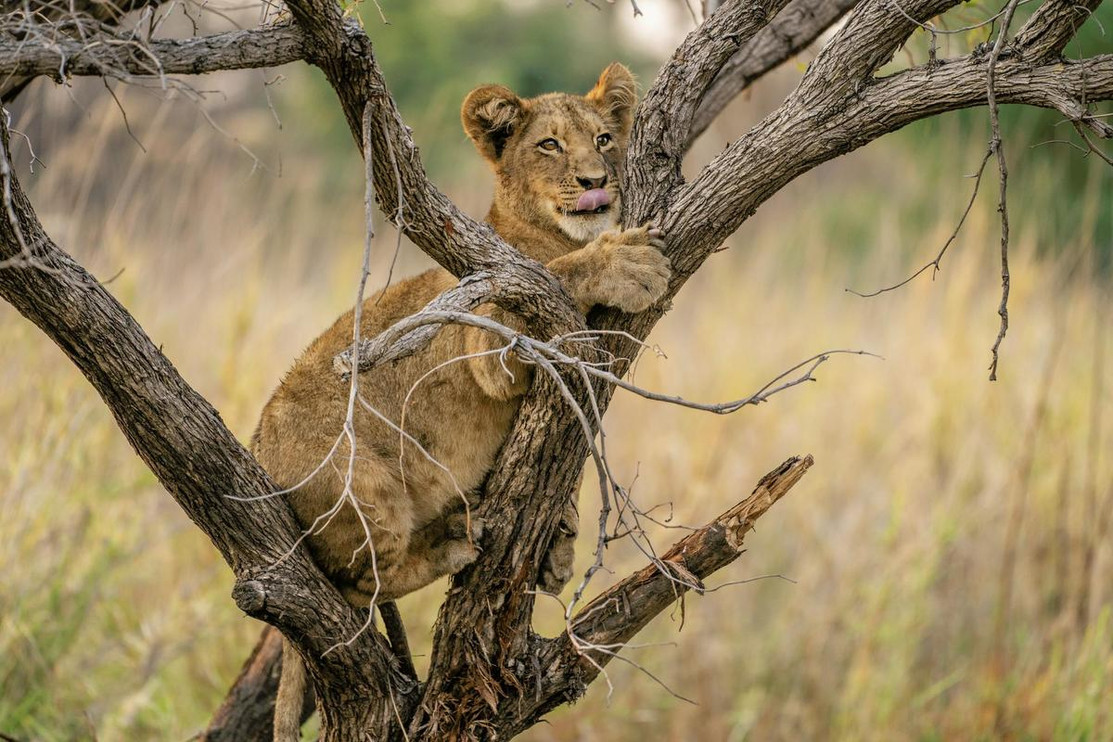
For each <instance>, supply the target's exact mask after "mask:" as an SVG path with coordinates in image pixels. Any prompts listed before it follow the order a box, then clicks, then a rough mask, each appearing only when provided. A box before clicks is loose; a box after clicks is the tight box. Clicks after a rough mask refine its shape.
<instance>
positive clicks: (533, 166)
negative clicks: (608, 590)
mask: <svg viewBox="0 0 1113 742" xmlns="http://www.w3.org/2000/svg"><path fill="white" fill-rule="evenodd" d="M634 90H635V87H634V80H633V77H632V76H631V75H630V72H629V71H628V70H627V69H626V68H625V67H623V66H622V65H620V64H617V63H616V64H612V65H610V66H609V67H608V68H607V69H606V70H604V71H603V74H602V75H601V76H600V78H599V82H598V83H597V84H596V86H595V87H594V88H593V89H592V90H591V91H590V92H589V93H588V94H587V95H586V96H576V95H568V94H563V93H551V94H548V95H542V96H539V97H536V98H531V99H520V98H518V97H517V96H516V95H515V94H514V93H513V92H512V91H510V90H509V89H507V88H505V87H502V86H499V85H485V86H482V87H479V88H477V89H475V90H474V91H472V92H471V93H470V94H469V95H468V97H467V98H466V99H465V101H464V104H463V107H462V110H461V119H462V122H463V125H464V130H465V131H466V132H467V134H468V136H469V137H470V138H471V140H472V141H473V142H474V143H475V146H476V148H477V149H478V150H479V152H480V154H482V155H483V156H484V157H485V158H486V159H487V161H488V162H489V163H490V165H491V167H492V169H493V170H494V173H495V178H496V184H495V198H494V203H493V204H492V206H491V210H490V212H489V214H488V216H487V221H488V222H489V223H490V224H491V225H492V226H493V227H494V228H495V230H496V231H497V232H498V234H499V235H500V236H501V237H502V238H503V239H504V240H506V241H507V242H509V243H510V244H512V245H514V246H515V247H516V248H517V249H519V250H520V251H522V252H523V253H524V254H526V255H528V256H530V257H532V258H535V259H537V260H540V261H542V262H544V263H545V264H546V265H547V266H548V268H549V269H550V270H551V271H552V272H553V273H554V274H555V275H556V276H557V277H558V278H559V279H560V280H561V282H562V284H563V285H564V287H565V289H567V291H568V292H569V294H570V295H571V296H572V297H573V298H574V299H575V300H576V303H577V305H578V307H579V309H580V310H581V311H583V312H585V313H586V312H587V311H588V310H589V309H590V308H591V307H592V306H595V305H598V304H604V305H608V306H613V307H617V308H619V309H621V310H624V311H628V312H640V311H643V310H644V309H646V308H647V307H648V306H649V305H650V304H652V303H653V302H654V301H656V300H657V299H659V298H660V297H661V295H662V294H663V293H664V291H665V288H666V285H667V282H668V278H669V266H668V261H667V259H666V258H665V257H664V256H663V255H662V254H661V253H660V251H659V249H658V248H659V247H660V243H659V242H658V241H657V240H656V239H654V238H653V237H651V235H650V233H649V230H648V229H646V228H641V229H632V230H627V231H623V232H618V231H608V230H613V229H614V227H615V224H616V219H617V217H618V214H619V212H620V210H621V203H620V194H619V192H618V182H619V180H620V177H619V176H620V172H619V168H620V167H621V164H622V158H623V155H624V153H625V147H626V140H627V136H628V134H629V128H630V123H631V120H632V116H633V107H634V103H635V95H634ZM601 135H609V136H610V138H611V141H610V142H607V141H606V137H604V138H603V139H600V136H601ZM548 139H555V140H556V142H557V143H558V148H557V149H556V150H551V149H546V148H543V147H541V146H540V143H541V142H543V141H544V140H548ZM548 146H549V147H551V146H552V145H551V143H549V145H548ZM604 179H605V183H604V184H603V185H602V187H603V188H604V189H605V190H606V191H607V193H608V194H609V195H610V197H611V204H610V208H609V209H607V210H606V211H605V213H590V214H582V213H573V212H575V209H576V202H577V200H578V198H579V197H580V195H581V194H582V193H583V192H584V191H585V190H586V189H587V188H588V187H598V185H599V184H600V182H601V181H603V180H604ZM585 183H587V184H589V185H585ZM455 283H456V279H455V278H454V277H453V276H452V275H451V274H449V273H448V272H446V271H444V270H440V269H437V270H431V271H428V272H426V273H423V274H421V275H419V276H417V277H415V278H412V279H409V280H407V281H404V282H402V283H399V284H397V285H395V286H392V287H390V288H388V289H386V290H385V291H384V292H382V293H381V295H376V296H373V297H371V298H369V299H368V300H367V301H366V302H365V303H364V306H363V314H362V324H361V328H360V333H361V335H362V336H363V337H365V338H370V337H374V336H375V335H377V334H378V333H379V332H381V331H383V330H385V329H386V328H388V327H389V326H390V325H391V324H393V323H394V322H396V321H398V320H400V319H402V318H403V317H405V316H407V315H410V314H412V313H414V312H416V311H418V310H420V309H421V308H422V307H423V306H424V305H425V304H427V303H428V302H429V301H430V300H432V299H433V298H435V297H436V296H437V295H438V294H440V293H441V292H443V291H444V290H446V289H448V288H450V287H452V286H453V285H454V284H455ZM479 311H480V312H482V313H485V314H489V315H490V316H492V317H494V318H495V319H497V320H498V321H500V322H502V323H504V324H507V325H510V326H513V327H521V326H522V323H521V321H520V320H519V319H518V318H517V317H514V316H512V315H509V314H508V313H506V312H504V311H503V310H501V309H498V308H496V307H494V306H483V307H480V309H479ZM352 322H353V314H352V312H348V313H346V314H345V315H343V316H342V317H340V318H339V319H338V320H337V321H336V322H335V323H334V324H333V325H332V327H330V328H329V329H328V330H326V331H325V333H324V334H322V335H321V336H320V337H318V338H317V339H316V340H314V341H313V343H312V344H311V345H310V346H309V348H308V349H307V350H306V351H305V353H304V354H303V355H302V356H301V358H299V359H298V360H297V362H296V363H295V364H294V366H293V368H291V369H290V371H289V373H288V374H287V375H286V377H285V378H284V379H283V380H282V383H281V384H280V385H279V387H278V389H277V390H276V391H275V393H274V395H273V396H272V397H271V399H270V401H269V402H268V403H267V405H266V407H265V408H264V410H263V414H262V419H261V420H260V422H259V427H258V429H257V431H256V434H255V437H254V439H253V441H252V448H253V450H254V452H255V455H256V457H257V458H258V459H259V461H260V463H261V464H262V465H263V467H264V468H265V469H266V470H267V472H268V473H269V474H270V475H271V477H272V478H273V479H274V481H275V482H276V483H277V484H278V485H279V486H280V487H283V488H294V487H295V486H296V485H299V484H300V485H301V486H298V487H296V488H295V489H293V490H292V491H291V492H290V493H289V494H287V495H286V497H287V499H288V501H289V502H290V504H291V506H292V507H293V509H294V513H295V515H296V516H297V519H298V521H299V522H300V524H301V525H302V526H303V527H304V528H307V529H308V528H310V527H311V526H312V525H313V524H314V522H315V521H317V519H318V518H320V517H321V516H322V514H324V513H326V512H328V511H329V510H330V509H331V508H333V507H334V505H336V503H337V501H338V500H339V499H340V498H341V496H342V493H343V488H344V477H345V473H346V471H347V467H348V458H349V456H348V449H347V447H346V446H345V445H341V447H340V448H339V449H338V450H336V451H335V452H334V453H333V455H332V459H331V460H330V461H328V462H327V463H325V464H324V466H321V463H322V462H323V461H325V460H326V459H327V458H328V456H329V452H330V450H331V449H332V448H333V446H334V444H335V442H336V439H337V436H338V435H339V433H340V430H341V428H342V426H343V423H344V419H345V413H346V409H347V404H348V392H349V386H348V382H346V381H344V380H343V379H341V378H340V377H339V376H338V375H337V374H336V372H335V371H334V369H333V362H332V359H333V357H334V356H335V355H336V354H337V353H340V352H341V351H343V350H345V349H346V348H348V347H349V346H350V345H351V342H352ZM501 345H502V341H501V340H499V339H497V338H494V337H492V336H490V335H488V334H486V333H484V332H483V331H481V330H478V329H474V328H462V327H458V326H449V327H446V328H444V329H443V330H441V332H440V333H439V334H438V335H437V337H436V338H435V339H434V341H433V342H432V344H431V345H430V346H429V347H428V348H427V349H426V350H424V351H422V352H421V353H419V354H416V355H414V356H411V357H409V358H406V359H404V360H402V361H400V362H398V363H396V364H393V365H390V366H384V367H381V368H376V369H374V370H372V371H370V372H367V373H365V374H362V375H361V376H360V379H359V390H360V396H361V397H362V399H363V400H364V401H365V402H366V403H367V404H368V405H369V406H371V407H373V408H374V409H375V410H377V411H378V412H379V413H381V414H382V415H384V416H385V417H387V418H389V419H390V420H392V421H394V422H396V423H400V422H404V426H405V430H406V432H407V433H408V434H410V435H411V436H413V437H414V439H416V440H417V441H418V442H420V444H421V445H422V446H423V447H424V448H425V450H426V451H427V452H428V453H429V454H430V455H431V456H432V457H434V458H435V459H436V460H437V461H438V462H440V464H442V465H443V466H444V467H446V468H447V469H448V471H450V472H451V473H452V476H450V475H449V474H448V473H446V472H445V471H444V470H443V469H441V468H440V467H438V466H436V465H435V464H433V463H432V462H430V461H429V460H428V459H427V458H426V457H425V456H424V455H423V454H422V453H421V452H420V451H419V450H418V449H417V448H416V446H414V445H413V444H407V445H405V446H404V447H403V446H400V441H399V435H398V433H397V432H396V431H393V430H391V429H390V427H389V426H387V425H386V424H385V423H383V422H382V421H381V420H380V419H378V418H377V417H376V416H375V415H373V414H371V413H370V412H368V411H367V410H366V409H364V408H362V407H360V408H357V410H356V415H355V437H356V458H355V466H354V481H353V486H352V488H353V491H354V493H355V495H356V497H357V498H358V500H359V501H360V502H361V503H362V504H363V511H364V513H365V515H366V518H367V521H368V522H370V523H371V524H372V532H371V536H372V539H373V543H374V554H375V564H374V569H373V566H372V558H371V551H370V550H369V549H367V548H366V545H365V544H364V540H365V533H364V529H363V526H362V525H361V524H360V519H359V517H358V514H357V513H356V511H355V510H354V509H353V508H352V507H351V506H350V505H344V506H342V507H341V508H340V509H339V511H338V512H336V514H335V515H333V516H332V518H331V519H330V520H328V521H327V525H324V521H322V522H318V523H317V527H316V529H315V530H314V531H313V532H312V533H311V535H310V536H309V537H308V538H307V539H306V543H307V544H308V546H309V549H310V551H311V552H312V554H313V557H314V559H315V560H316V562H317V564H318V565H319V566H320V567H321V569H322V570H323V571H324V572H325V574H327V575H328V577H329V578H330V579H331V580H332V581H333V582H334V583H335V584H336V586H337V587H338V588H339V589H340V591H341V592H342V593H343V595H344V596H345V598H346V599H347V600H348V601H349V602H350V603H351V604H352V605H353V606H354V607H356V608H359V609H364V610H366V609H367V608H368V607H369V605H370V603H371V601H372V599H375V600H376V601H377V602H383V601H386V600H392V599H395V598H398V597H400V596H402V595H405V594H406V593H409V592H412V591H414V590H417V589H418V588H420V587H423V586H424V585H427V584H428V583H430V582H432V581H433V580H435V579H437V578H438V577H441V576H443V575H445V574H451V573H454V572H457V571H459V570H460V569H462V568H463V567H465V566H466V565H468V564H470V563H471V562H473V561H474V560H475V558H476V556H477V555H478V551H477V550H478V541H479V539H480V537H481V535H482V524H481V523H480V522H478V520H476V519H475V518H467V517H466V515H465V507H464V505H465V503H464V502H462V499H461V496H460V492H461V491H462V492H463V493H466V494H467V495H468V496H473V495H474V494H475V493H477V492H478V490H479V489H480V488H481V486H482V484H483V481H484V479H485V478H486V476H487V474H488V472H489V471H490V469H491V467H492V465H493V464H494V460H495V456H496V455H497V453H498V451H499V448H500V447H501V446H502V444H503V441H504V439H505V437H506V434H507V432H508V431H509V428H510V424H511V422H512V421H513V419H514V416H515V414H516V413H517V411H518V406H519V403H520V400H521V396H522V394H524V393H525V391H526V389H527V388H528V385H529V382H530V369H529V368H528V367H525V366H523V365H522V364H520V363H518V362H516V361H515V360H514V359H513V358H511V359H509V360H508V362H507V363H505V364H504V363H503V362H501V361H500V360H499V359H498V358H497V357H486V358H479V359H471V360H467V361H460V362H457V363H452V364H449V365H447V366H446V367H444V368H442V369H440V370H438V371H434V372H433V373H432V374H430V375H429V376H428V377H427V378H425V379H424V380H423V381H422V382H421V384H420V385H419V386H418V387H417V388H416V389H415V390H413V391H412V393H411V389H412V388H413V387H414V384H415V383H416V382H417V381H418V380H419V379H420V378H421V377H422V376H424V375H425V374H427V373H428V372H429V371H430V369H433V368H435V367H436V366H438V365H439V364H441V363H444V362H446V361H449V360H451V359H454V358H459V357H461V356H464V355H468V354H474V353H477V352H480V351H483V350H488V349H492V348H497V347H499V346H501ZM508 371H509V372H510V373H508ZM408 394H409V404H408V406H407V407H406V409H405V417H404V420H403V403H404V400H405V399H406V398H407V395H408ZM400 461H401V466H400ZM315 470H317V473H316V474H315V475H313V472H314V471H315ZM453 478H454V479H455V483H454V482H453ZM575 527H576V523H575V506H574V503H570V506H569V513H568V515H567V516H566V518H565V522H564V523H562V535H561V536H560V537H559V538H558V539H557V542H556V543H554V545H553V548H552V551H551V554H550V557H549V559H548V563H547V564H546V566H545V570H544V574H543V575H542V588H543V589H547V590H553V591H555V590H559V589H560V587H562V586H563V585H564V584H565V583H566V582H567V581H568V579H569V578H570V577H571V568H572V543H573V541H574V536H575ZM469 528H470V530H469ZM291 660H293V661H291ZM299 681H300V682H299ZM287 683H288V685H287ZM282 684H283V686H285V687H284V688H282V689H281V690H280V693H279V702H278V707H276V712H275V719H276V721H275V740H276V742H292V740H296V739H297V733H296V730H297V726H298V719H297V718H296V715H297V714H299V713H300V710H301V690H302V687H303V685H304V668H303V667H302V666H301V662H300V661H298V656H297V654H296V653H295V652H293V651H289V648H288V651H286V652H284V657H283V673H282ZM294 695H297V698H293V696H294ZM291 730H294V731H291Z"/></svg>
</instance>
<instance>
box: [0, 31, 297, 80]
mask: <svg viewBox="0 0 1113 742" xmlns="http://www.w3.org/2000/svg"><path fill="white" fill-rule="evenodd" d="M304 56H305V54H304V52H303V50H302V34H301V30H300V29H299V28H298V27H297V26H295V25H293V24H290V23H280V24H274V25H271V26H264V27H262V28H257V29H248V30H243V31H228V32H226V33H218V34H211V35H208V36H195V37H192V38H188V39H155V40H152V41H143V40H142V39H138V38H134V37H132V38H129V37H127V36H123V35H120V34H107V33H98V34H96V35H95V36H93V37H92V38H90V39H88V40H79V39H73V38H69V37H62V38H59V39H56V40H54V41H52V43H51V44H50V45H42V44H32V43H28V42H27V41H18V40H15V39H12V38H5V37H3V36H0V78H7V77H33V76H39V75H43V76H48V77H51V78H53V79H54V81H55V82H59V83H61V82H64V81H65V79H66V78H68V77H70V76H73V75H77V76H81V75H93V76H97V77H110V78H115V79H119V80H122V81H124V82H127V81H129V80H130V79H132V78H136V77H162V76H164V75H200V74H204V73H207V72H216V71H218V70H228V69H236V70H240V69H254V68H258V67H277V66H279V65H283V64H288V63H290V62H296V61H298V60H300V59H302V58H304Z"/></svg>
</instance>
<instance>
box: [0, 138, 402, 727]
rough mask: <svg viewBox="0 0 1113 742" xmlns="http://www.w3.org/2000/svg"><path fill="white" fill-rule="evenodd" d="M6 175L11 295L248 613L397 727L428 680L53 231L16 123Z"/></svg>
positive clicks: (2, 222)
mask: <svg viewBox="0 0 1113 742" xmlns="http://www.w3.org/2000/svg"><path fill="white" fill-rule="evenodd" d="M0 175H2V178H3V203H2V207H3V212H4V213H3V214H0V297H3V298H4V299H5V300H7V301H8V302H9V303H11V304H12V306H14V307H15V308H16V309H17V310H18V311H19V312H20V313H21V314H23V315H24V316H25V317H27V319H29V320H31V321H32V322H34V323H35V324H36V325H38V327H39V328H40V329H42V331H43V332H44V333H46V335H47V336H48V337H49V338H50V339H51V340H53V341H54V342H55V343H57V344H58V346H59V347H60V348H61V349H62V350H63V351H64V352H65V353H66V354H67V355H68V356H69V358H70V360H72V361H73V363H74V364H75V365H76V366H77V367H78V369H79V370H80V371H81V372H82V373H83V374H84V375H85V377H86V378H87V379H88V380H89V381H90V383H91V384H92V385H93V387H94V388H95V389H96V390H97V392H98V393H99V394H100V396H101V398H102V399H103V400H104V401H105V403H106V404H107V405H108V408H109V409H110V410H111V411H112V414H113V415H114V416H115V418H116V422H117V424H118V425H119V427H120V429H121V430H122V431H123V433H124V435H125V436H126V437H127V439H128V442H129V443H131V445H132V447H133V448H134V449H135V450H136V452H137V453H138V454H139V456H140V457H141V458H142V459H143V461H144V462H145V463H146V464H147V466H148V467H150V469H151V471H152V472H154V474H155V475H156V476H157V477H158V478H159V481H160V482H161V483H162V484H163V485H164V486H165V487H166V489H167V490H168V491H169V492H170V494H171V495H172V496H173V497H174V499H175V501H176V502H177V503H178V505H179V506H181V508H182V509H183V510H184V511H185V513H186V514H187V515H188V516H189V518H190V519H191V520H193V522H194V523H196V524H197V526H198V527H199V528H200V529H201V530H202V531H204V533H205V534H206V535H207V536H208V537H209V539H210V540H211V541H212V542H213V544H214V545H215V546H216V547H217V549H218V550H219V551H220V553H221V555H222V556H223V557H224V559H225V561H226V562H227V563H228V564H229V565H230V566H231V567H232V570H233V572H235V574H236V577H237V580H238V581H237V583H236V587H235V589H234V590H233V598H235V600H236V603H237V605H238V606H239V607H240V608H241V609H242V610H243V611H244V612H245V613H247V614H249V615H251V616H254V617H256V618H260V619H262V620H265V621H267V622H268V623H270V624H272V625H274V626H277V627H278V628H280V629H281V630H282V632H283V634H285V635H286V637H287V638H288V639H290V640H291V641H292V642H294V644H295V646H296V647H297V648H298V649H299V651H300V652H301V653H302V654H303V656H305V657H306V658H307V664H308V667H309V670H310V672H311V674H312V675H313V677H314V679H315V681H316V682H315V686H316V687H317V689H318V690H319V691H321V693H322V695H323V696H325V697H326V698H327V700H330V701H334V702H335V703H336V704H337V706H339V707H342V706H343V705H344V701H343V699H350V695H351V693H352V692H353V691H358V692H363V693H365V694H372V695H373V697H374V698H376V699H379V702H378V705H379V707H380V708H381V713H382V715H383V717H384V718H387V707H388V705H389V693H390V692H391V689H392V688H394V689H396V690H398V691H400V692H406V691H408V690H412V689H413V687H414V684H415V680H414V679H413V678H410V677H408V676H406V675H405V673H404V672H403V671H402V670H401V668H400V666H399V664H398V662H397V660H396V659H395V658H394V656H393V655H392V654H391V652H390V648H389V646H388V645H387V643H386V641H385V639H383V637H381V636H380V635H379V634H378V633H377V632H375V631H367V632H363V633H362V634H361V635H360V634H359V632H360V630H361V629H362V627H363V625H364V621H363V620H362V619H361V618H360V617H358V616H357V615H356V613H355V612H354V611H353V610H352V609H351V607H349V605H348V604H347V602H345V601H344V600H343V598H342V597H341V596H340V593H339V592H338V591H337V590H336V588H335V587H334V586H333V585H332V583H331V582H329V581H328V579H327V578H326V577H325V576H324V575H323V574H322V573H321V571H320V570H319V569H318V568H317V566H316V564H315V563H314V562H313V560H312V559H311V558H310V556H309V554H308V552H307V551H306V550H305V549H302V548H298V543H299V541H298V536H299V534H300V532H301V530H300V528H299V527H298V526H297V523H296V522H295V520H294V517H293V514H292V513H291V512H290V509H289V506H288V505H287V504H286V502H285V501H284V500H283V499H281V498H276V497H272V496H271V495H272V493H274V492H275V491H276V490H277V487H276V486H275V485H274V483H273V482H272V481H271V480H270V478H269V477H268V476H267V475H266V473H265V472H264V471H263V469H262V468H261V467H260V466H259V464H258V463H257V462H256V461H255V459H254V458H253V457H252V456H251V454H249V453H248V452H247V451H246V450H245V449H244V447H243V446H242V445H240V443H239V442H238V441H237V440H236V439H235V437H234V436H233V435H232V433H231V432H230V431H229V430H228V428H227V427H225V425H224V423H223V422H222V421H221V419H220V415H219V414H218V413H217V412H216V410H215V409H213V407H212V406H211V405H210V404H209V403H208V402H207V401H206V400H205V399H204V398H203V397H201V396H200V395H199V394H198V393H197V392H196V391H195V390H194V389H193V388H192V387H190V386H189V384H187V383H186V381H185V380H184V379H183V378H182V377H181V375H180V374H179V373H178V371H177V370H176V369H175V368H174V366H173V365H172V364H171V363H170V362H169V361H168V360H167V359H166V357H165V356H164V355H163V354H162V352H161V351H159V349H158V348H157V347H156V346H155V344H154V343H153V342H152V341H151V339H150V338H149V337H147V335H146V334H145V333H144V332H143V330H142V328H141V327H140V326H139V325H138V323H136V321H135V320H134V318H132V316H131V315H130V314H129V313H128V312H127V310H126V309H124V307H123V306H121V305H120V303H119V302H118V301H116V299H115V298H114V297H113V296H112V295H111V294H109V293H108V291H106V290H105V288H104V287H103V286H102V285H101V284H100V283H98V282H97V280H96V279H95V278H94V277H93V276H91V275H90V274H89V273H88V272H86V271H85V270H84V269H83V268H82V267H81V266H80V265H79V264H78V263H77V262H76V261H74V260H73V258H71V257H70V256H69V255H67V254H66V253H65V252H63V251H62V250H61V249H59V248H58V247H57V246H56V245H55V244H54V243H53V242H52V241H51V240H50V238H49V236H48V235H47V234H46V233H45V232H44V231H43V228H42V225H41V224H40V222H39V220H38V217H37V216H36V215H35V213H34V210H33V209H32V206H31V203H30V201H29V200H28V199H27V196H26V194H25V193H24V192H23V189H22V188H21V187H20V184H19V182H18V181H17V180H16V178H15V176H14V173H13V169H12V164H11V157H10V155H9V153H8V128H7V124H6V122H5V117H4V116H0ZM260 534H266V538H260V537H259V535H260ZM357 635H359V639H358V640H357V641H353V642H352V643H351V644H350V645H348V644H345V645H344V646H342V647H341V649H339V650H338V651H334V652H330V651H329V650H330V649H331V648H333V647H334V645H335V644H336V642H338V641H343V640H345V639H347V638H349V637H354V636H357ZM338 697H339V699H341V700H337V698H338ZM348 703H351V701H350V700H349V701H348ZM324 705H325V706H327V705H328V704H327V703H326V704H324Z"/></svg>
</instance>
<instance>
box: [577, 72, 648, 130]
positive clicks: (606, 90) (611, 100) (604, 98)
mask: <svg viewBox="0 0 1113 742" xmlns="http://www.w3.org/2000/svg"><path fill="white" fill-rule="evenodd" d="M586 98H587V99H588V101H589V102H591V103H594V104H595V106H596V107H597V108H599V110H600V111H602V112H603V116H605V117H606V118H609V119H610V120H611V121H612V122H614V124H615V126H617V127H618V128H619V130H618V131H616V132H611V133H612V134H614V135H615V136H618V137H622V138H625V137H626V135H627V134H629V133H630V124H632V123H633V121H634V106H635V105H636V104H637V102H638V85H637V83H636V82H635V81H634V75H633V74H632V73H631V72H630V70H628V69H626V66H625V65H622V64H619V63H618V62H611V64H610V65H609V66H608V67H607V69H605V70H603V74H601V75H599V82H597V83H595V87H593V88H592V89H591V92H589V93H588V94H587V96H586Z"/></svg>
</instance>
